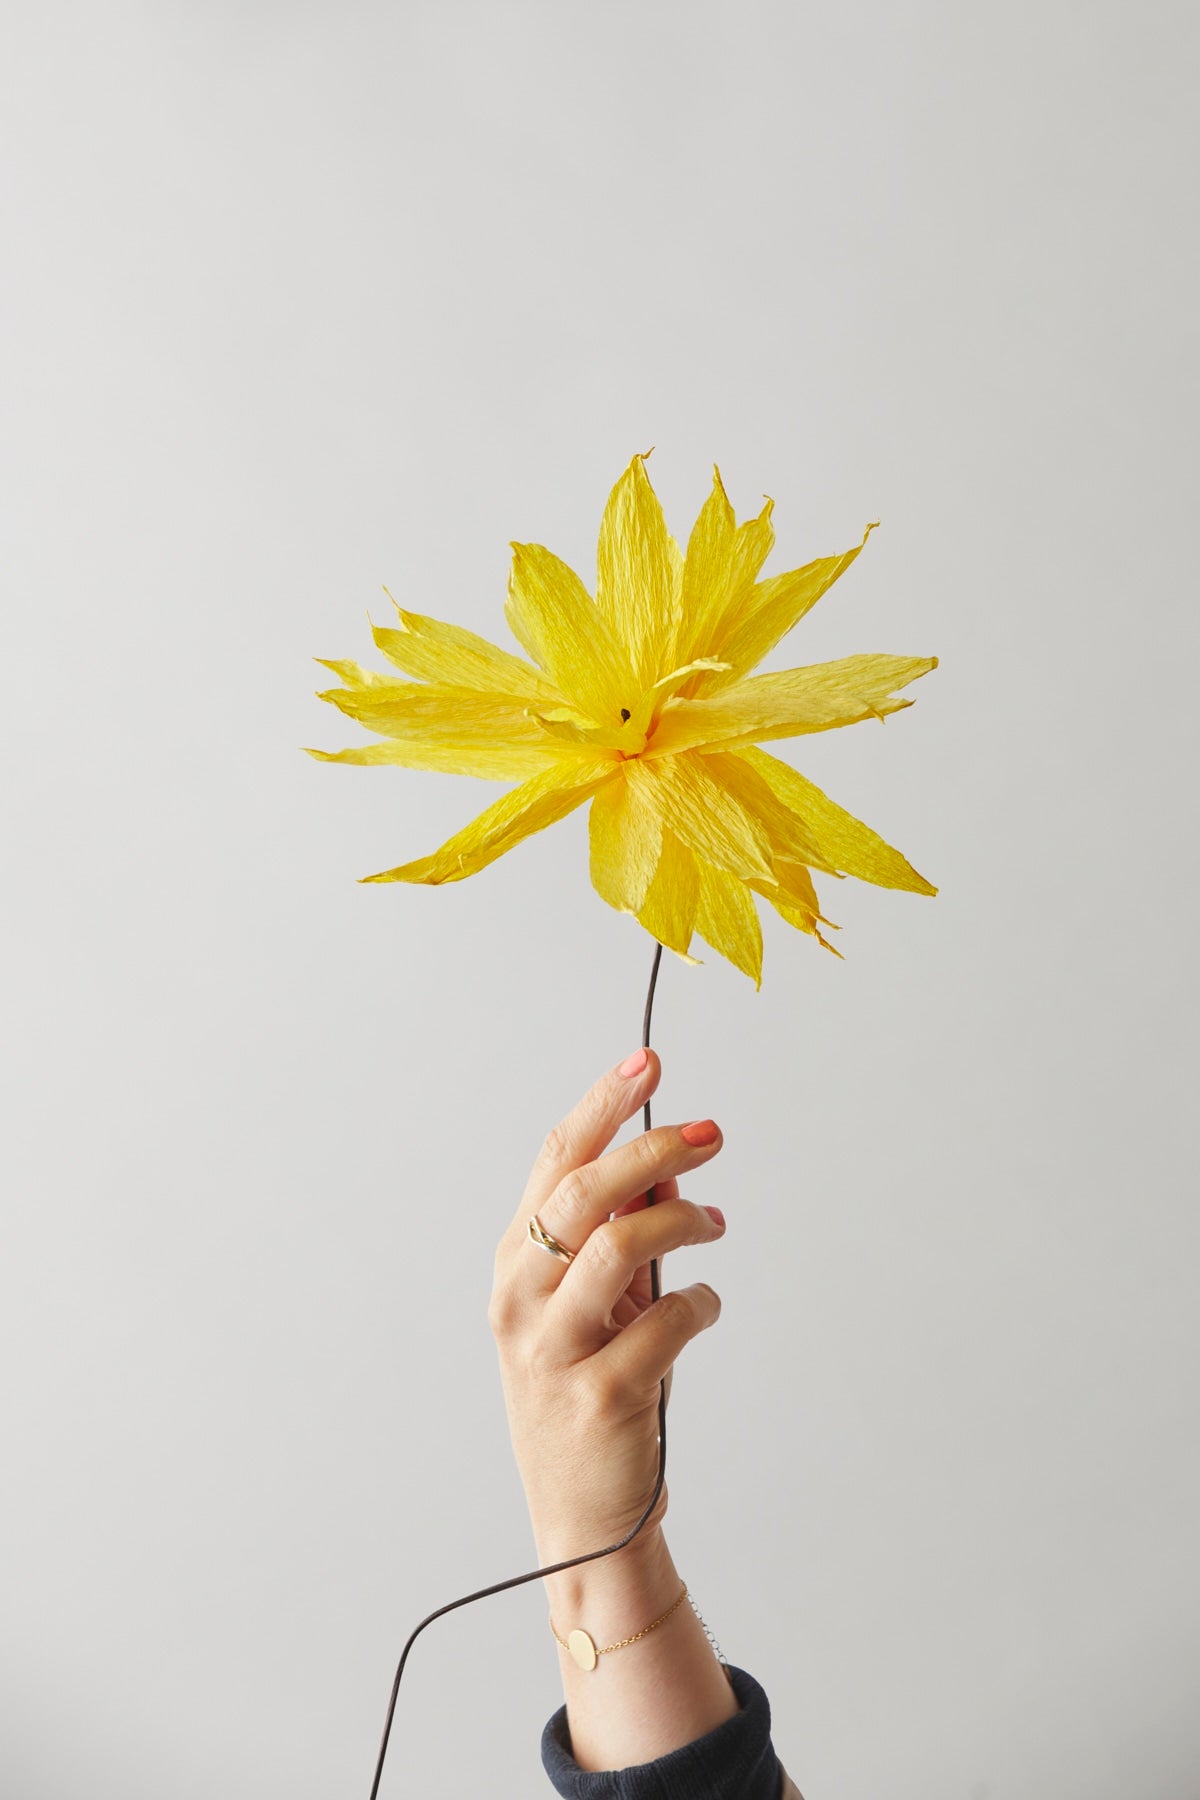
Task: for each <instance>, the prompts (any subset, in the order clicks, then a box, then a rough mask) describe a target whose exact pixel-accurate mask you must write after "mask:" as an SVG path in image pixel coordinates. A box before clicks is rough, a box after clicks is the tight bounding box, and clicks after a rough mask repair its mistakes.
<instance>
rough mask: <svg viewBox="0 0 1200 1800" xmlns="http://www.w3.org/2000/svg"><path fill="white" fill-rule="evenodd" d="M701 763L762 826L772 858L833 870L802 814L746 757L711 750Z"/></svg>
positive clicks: (833, 866) (828, 872)
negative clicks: (785, 799)
mask: <svg viewBox="0 0 1200 1800" xmlns="http://www.w3.org/2000/svg"><path fill="white" fill-rule="evenodd" d="M704 766H705V768H706V769H707V770H708V772H709V774H710V775H711V776H712V777H713V780H714V781H717V782H719V783H720V785H721V786H722V787H723V788H724V789H725V791H726V793H728V794H732V795H733V797H734V799H735V800H737V802H738V804H739V805H740V806H741V807H742V808H743V809H744V810H745V811H746V812H748V813H749V814H750V817H751V818H752V819H755V820H756V821H757V822H758V824H759V825H760V826H761V827H762V829H763V832H764V833H765V835H766V838H767V842H768V843H769V844H770V846H771V855H772V859H773V860H780V859H782V860H783V861H787V862H798V863H807V864H808V865H809V867H810V868H813V869H823V870H824V871H825V873H826V874H827V875H835V874H836V873H837V869H836V866H835V865H834V864H833V863H831V862H830V861H829V859H828V858H827V857H826V856H825V854H824V852H823V851H822V850H821V848H820V846H819V845H818V843H817V840H816V838H815V837H814V836H813V834H812V832H811V831H809V829H808V826H807V824H806V822H805V820H804V819H803V817H802V816H800V815H799V814H797V813H796V812H795V810H794V809H793V808H792V807H790V806H788V805H787V803H786V802H785V801H784V800H782V799H781V798H780V797H779V794H778V793H777V792H776V790H775V788H774V787H773V786H772V785H771V783H770V782H769V781H767V780H766V779H765V777H764V776H763V774H762V773H761V772H760V771H759V770H758V769H756V768H755V767H753V765H752V764H751V763H750V761H749V759H748V758H743V757H742V756H740V755H737V754H735V753H734V752H733V751H728V750H727V751H719V750H718V751H712V752H710V753H709V754H708V755H707V756H705V758H704Z"/></svg>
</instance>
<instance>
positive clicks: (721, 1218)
mask: <svg viewBox="0 0 1200 1800" xmlns="http://www.w3.org/2000/svg"><path fill="white" fill-rule="evenodd" d="M704 1210H705V1212H706V1213H707V1214H708V1216H709V1218H710V1219H711V1220H712V1222H713V1224H714V1225H719V1226H720V1227H721V1230H722V1231H724V1229H725V1214H724V1213H723V1212H722V1211H721V1209H720V1207H719V1206H706V1207H705V1209H704Z"/></svg>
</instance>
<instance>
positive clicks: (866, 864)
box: [729, 749, 937, 894]
mask: <svg viewBox="0 0 1200 1800" xmlns="http://www.w3.org/2000/svg"><path fill="white" fill-rule="evenodd" d="M737 757H738V759H740V760H742V761H744V762H746V763H748V764H749V766H750V767H751V768H752V769H754V770H756V771H757V773H758V774H759V775H761V776H762V777H763V779H764V780H765V781H766V782H768V783H769V785H770V787H771V788H772V789H773V791H774V792H775V794H776V795H777V796H778V798H779V799H780V800H781V801H782V802H783V804H784V805H785V806H787V807H789V808H790V809H791V811H792V812H793V813H796V814H797V815H798V816H799V817H800V818H801V819H802V820H803V822H804V824H805V826H806V828H807V829H808V831H809V832H810V834H811V836H812V838H813V840H814V842H815V843H816V844H817V846H818V848H819V849H820V852H821V855H822V857H823V858H824V859H825V862H826V863H827V864H828V865H829V866H830V867H832V868H834V869H839V870H841V872H842V873H843V874H844V875H854V876H857V878H858V879H859V880H860V881H873V882H875V883H876V885H877V886H878V887H890V888H906V889H908V890H909V891H910V892H911V893H914V894H936V893H937V889H936V888H935V887H934V886H933V885H932V883H931V882H928V881H926V879H925V877H924V876H923V875H918V873H917V871H916V870H915V869H914V868H913V866H912V864H911V863H910V862H908V861H907V859H906V858H905V857H903V856H902V855H901V854H900V852H899V850H894V849H893V848H892V846H891V845H890V844H887V843H885V842H884V840H883V839H882V838H881V837H880V836H879V834H878V832H875V831H872V830H871V827H870V826H869V825H864V824H863V823H862V820H861V819H856V818H855V817H854V815H853V814H852V813H848V812H846V811H845V810H844V808H842V807H840V806H838V805H837V804H836V802H834V801H833V800H830V799H829V798H828V796H827V795H825V794H823V793H822V792H821V790H820V788H819V787H817V786H815V785H814V783H813V782H811V781H809V780H807V779H806V777H805V776H803V775H801V774H800V773H799V772H798V771H797V770H796V769H793V768H792V767H791V765H790V764H789V763H785V762H780V761H779V758H778V757H775V756H769V755H768V754H767V752H766V751H765V750H752V749H744V750H739V751H738V752H737ZM729 760H733V758H732V757H731V758H730V759H729ZM806 860H811V859H806ZM817 866H819V865H817V864H813V867H817Z"/></svg>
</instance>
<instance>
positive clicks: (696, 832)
mask: <svg viewBox="0 0 1200 1800" xmlns="http://www.w3.org/2000/svg"><path fill="white" fill-rule="evenodd" d="M625 772H626V779H627V780H628V781H630V782H632V783H636V784H637V786H638V787H640V789H641V791H642V792H643V793H644V794H645V795H646V797H647V799H648V800H649V801H650V804H651V805H652V806H653V807H654V809H655V811H656V812H657V813H658V815H659V817H660V818H661V819H662V821H663V824H664V825H669V826H670V827H671V829H672V830H673V831H675V832H676V833H677V834H678V836H679V837H681V838H682V839H683V841H684V843H685V844H689V845H690V846H691V848H692V849H693V850H695V851H696V852H697V853H698V854H699V855H700V856H704V857H707V858H708V861H709V862H712V863H716V865H717V867H718V868H719V869H728V870H729V872H730V874H731V875H740V876H741V877H742V879H743V880H748V879H750V877H752V876H753V877H756V878H758V879H759V880H764V881H770V880H771V879H772V874H771V846H770V842H769V840H768V838H767V835H766V833H765V832H764V831H763V829H762V827H761V826H760V825H759V824H758V823H757V822H756V821H755V820H754V819H752V818H751V817H750V816H749V814H748V813H747V812H746V811H745V810H744V809H743V808H742V807H741V806H740V805H739V804H738V802H737V800H736V799H735V798H734V796H733V795H732V794H730V793H727V792H726V790H725V789H724V788H723V787H721V785H720V783H719V782H716V781H714V780H713V778H712V776H711V775H710V774H709V773H708V771H707V770H706V768H705V766H704V758H703V757H700V756H671V757H664V758H662V760H661V761H659V762H656V763H650V762H647V760H646V759H645V757H639V758H638V759H636V760H635V761H631V762H629V763H627V764H626V765H625Z"/></svg>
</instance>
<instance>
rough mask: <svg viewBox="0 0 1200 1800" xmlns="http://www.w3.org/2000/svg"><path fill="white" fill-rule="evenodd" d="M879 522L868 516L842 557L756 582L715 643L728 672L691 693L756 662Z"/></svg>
mask: <svg viewBox="0 0 1200 1800" xmlns="http://www.w3.org/2000/svg"><path fill="white" fill-rule="evenodd" d="M878 526H879V520H878V519H873V520H872V521H871V523H870V524H869V525H868V526H867V529H866V530H865V531H864V532H863V536H862V543H861V544H856V545H855V547H854V549H853V550H847V551H845V552H843V554H842V555H841V556H822V557H820V558H818V560H817V561H816V562H811V563H806V564H805V566H804V567H803V568H802V569H792V570H790V571H789V572H788V573H787V574H786V575H775V576H773V577H772V578H771V580H770V581H762V582H759V583H758V584H757V586H756V587H755V588H754V589H753V591H752V593H751V595H750V597H749V601H748V603H747V605H746V606H745V609H744V611H743V612H742V614H741V616H740V618H738V619H737V620H735V621H734V623H733V626H732V629H731V630H730V631H729V632H728V633H727V634H726V635H725V636H723V637H722V639H721V642H720V650H721V655H722V656H723V657H724V658H725V660H726V661H727V662H728V663H729V664H730V672H729V674H727V675H721V674H716V675H711V676H708V677H706V678H705V679H704V681H702V682H698V683H697V684H696V688H695V693H696V694H697V695H701V694H703V695H708V694H715V693H716V692H717V691H718V690H719V689H721V688H726V687H728V686H729V685H730V683H731V682H734V681H737V680H739V679H740V677H741V676H743V675H745V674H747V673H748V671H749V670H751V669H753V668H754V667H755V666H756V665H757V664H758V663H760V662H761V661H762V659H763V657H764V656H766V655H767V653H768V652H769V651H771V650H773V649H774V648H775V645H776V644H777V643H779V641H780V639H781V638H784V637H786V635H787V633H788V632H789V631H791V629H792V627H793V626H794V625H797V624H798V623H799V621H800V620H801V619H802V618H803V617H804V615H805V613H807V612H810V611H811V610H812V608H813V607H814V606H815V605H816V604H817V601H818V600H819V599H820V598H821V596H822V595H823V594H826V593H828V592H829V589H830V588H831V587H832V586H833V584H834V582H835V581H836V580H837V578H838V576H839V575H844V574H845V572H846V570H847V569H848V568H849V567H850V564H851V563H852V562H853V561H854V560H855V558H856V557H857V556H858V555H859V554H860V553H861V551H862V548H863V545H864V544H865V543H866V541H867V539H868V538H869V537H870V535H871V533H872V532H873V531H875V530H877V529H878ZM714 647H715V642H714Z"/></svg>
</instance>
